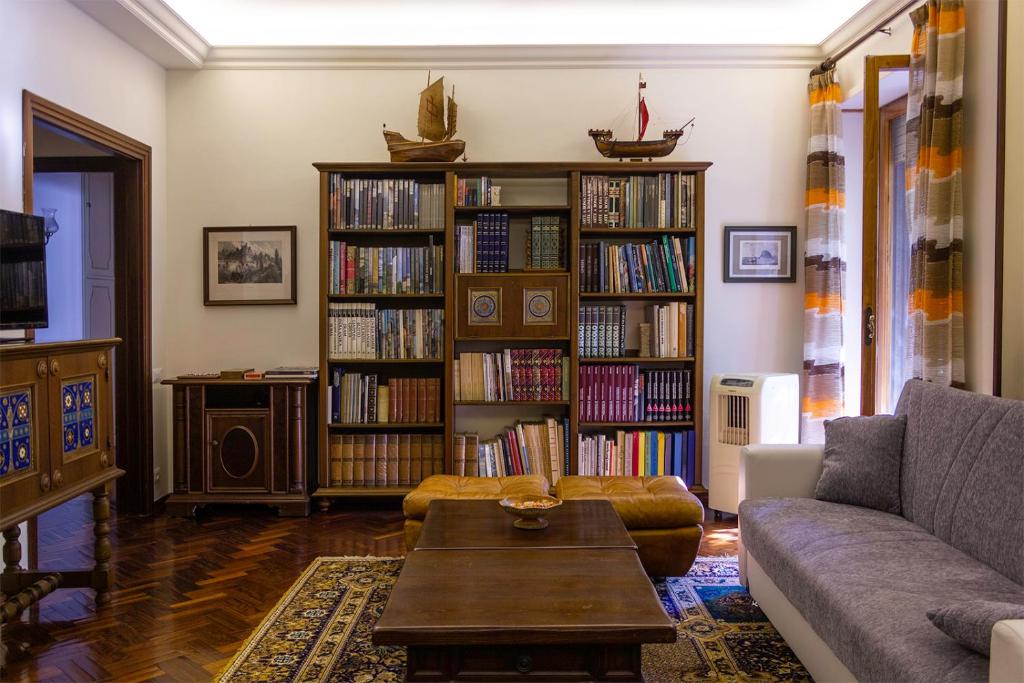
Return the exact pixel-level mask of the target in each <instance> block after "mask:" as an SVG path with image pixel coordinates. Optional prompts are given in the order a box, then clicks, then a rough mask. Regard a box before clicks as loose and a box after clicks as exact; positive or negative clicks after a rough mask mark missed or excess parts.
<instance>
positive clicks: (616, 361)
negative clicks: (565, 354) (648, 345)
mask: <svg viewBox="0 0 1024 683" xmlns="http://www.w3.org/2000/svg"><path fill="white" fill-rule="evenodd" d="M693 361H694V357H693V356H677V357H675V358H656V357H654V356H648V357H646V358H641V357H640V356H620V357H618V358H580V365H594V364H597V363H609V364H612V365H621V364H625V363H643V364H645V365H653V364H655V363H663V364H670V365H674V364H676V363H692V362H693Z"/></svg>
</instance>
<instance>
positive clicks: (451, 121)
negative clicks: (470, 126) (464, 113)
mask: <svg viewBox="0 0 1024 683" xmlns="http://www.w3.org/2000/svg"><path fill="white" fill-rule="evenodd" d="M458 118H459V107H458V105H457V104H455V100H454V99H453V98H451V97H449V98H448V128H447V130H445V132H444V139H445V140H451V139H452V136H453V135H455V123H456V121H457V120H458Z"/></svg>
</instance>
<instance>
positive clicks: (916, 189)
mask: <svg viewBox="0 0 1024 683" xmlns="http://www.w3.org/2000/svg"><path fill="white" fill-rule="evenodd" d="M911 19H912V21H913V22H914V42H913V46H912V48H911V53H910V91H909V93H908V97H907V136H906V140H907V148H906V149H907V154H906V156H907V170H906V183H907V210H908V213H909V216H908V217H909V221H908V222H909V226H910V251H911V255H910V258H911V266H910V301H909V321H908V329H907V353H908V357H909V358H908V359H909V361H910V364H909V367H910V369H911V372H912V373H913V376H914V377H919V378H922V379H925V380H928V381H930V382H937V383H940V384H946V385H949V384H952V385H955V386H956V385H960V386H962V385H963V383H964V280H963V238H964V205H963V169H962V161H963V146H962V143H961V139H962V133H963V99H962V98H963V85H964V3H963V0H928V4H926V5H923V6H922V7H919V8H917V9H916V10H914V12H913V13H912V14H911Z"/></svg>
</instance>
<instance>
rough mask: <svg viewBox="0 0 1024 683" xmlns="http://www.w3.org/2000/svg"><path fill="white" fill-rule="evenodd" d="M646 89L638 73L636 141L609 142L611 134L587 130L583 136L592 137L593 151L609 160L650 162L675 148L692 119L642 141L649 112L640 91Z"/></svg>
mask: <svg viewBox="0 0 1024 683" xmlns="http://www.w3.org/2000/svg"><path fill="white" fill-rule="evenodd" d="M646 88H647V83H646V82H645V81H644V76H643V74H640V78H639V84H638V86H637V90H636V118H637V122H636V132H637V136H636V140H613V139H612V132H611V131H610V130H608V129H604V128H602V129H596V128H591V129H590V130H589V131H587V134H588V135H590V137H592V138H594V145H595V146H596V147H597V151H598V152H600V153H601V154H603V155H604V156H606V157H608V158H609V159H626V158H629V159H634V160H640V159H643V158H644V157H647V158H648V159H653V158H654V157H664V156H668V155H669V154H671V153H672V150H674V149H675V148H676V142H678V141H679V138H681V137H682V136H683V134H684V133H685V132H686V129H687V127H689V126H693V121H694V119H692V118H691V119H690V120H689V121H687V122H686V123H685V124H684V125H683V126H682V127H681V128H675V129H673V130H666V131H665V132H663V133H662V134H661V139H660V140H644V133H646V132H647V124H648V123H649V122H650V119H651V115H650V112H648V111H647V102H646V100H645V99H644V97H643V91H644V89H646Z"/></svg>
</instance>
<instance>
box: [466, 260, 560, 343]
mask: <svg viewBox="0 0 1024 683" xmlns="http://www.w3.org/2000/svg"><path fill="white" fill-rule="evenodd" d="M568 288H569V277H568V275H567V274H564V273H558V274H554V273H553V274H550V275H548V274H541V273H529V274H524V273H514V272H513V273H468V274H459V275H457V276H456V290H457V292H456V296H457V301H458V306H457V307H456V313H455V318H456V320H455V323H456V328H455V329H456V337H457V338H458V339H511V338H517V339H552V338H565V337H567V336H568V334H569V300H568Z"/></svg>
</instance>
